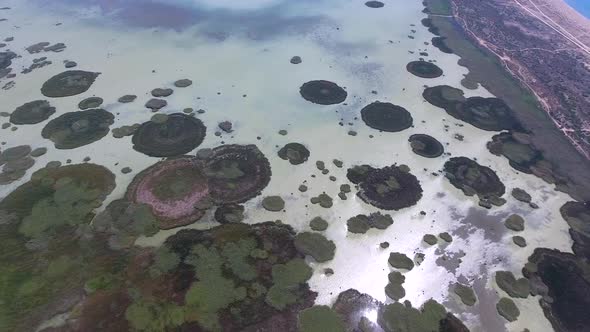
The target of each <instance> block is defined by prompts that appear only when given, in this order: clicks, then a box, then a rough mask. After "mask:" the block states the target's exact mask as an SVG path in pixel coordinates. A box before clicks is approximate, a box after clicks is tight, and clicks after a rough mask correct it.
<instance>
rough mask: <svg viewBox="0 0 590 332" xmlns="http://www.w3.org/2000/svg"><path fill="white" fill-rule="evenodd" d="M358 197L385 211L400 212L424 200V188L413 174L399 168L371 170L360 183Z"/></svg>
mask: <svg viewBox="0 0 590 332" xmlns="http://www.w3.org/2000/svg"><path fill="white" fill-rule="evenodd" d="M357 196H358V197H359V198H360V199H362V200H363V201H364V202H365V203H368V204H371V205H373V206H374V207H377V208H379V209H383V210H400V209H403V208H407V207H410V206H412V205H415V204H416V203H417V202H418V201H419V200H420V198H422V186H420V182H419V181H418V179H417V178H416V176H414V175H413V174H411V173H409V172H407V171H406V169H404V168H402V167H398V166H395V165H394V166H387V167H383V168H377V169H372V170H370V171H369V172H368V173H367V175H366V178H364V179H363V180H362V181H360V182H359V191H358V193H357Z"/></svg>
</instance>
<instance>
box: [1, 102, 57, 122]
mask: <svg viewBox="0 0 590 332" xmlns="http://www.w3.org/2000/svg"><path fill="white" fill-rule="evenodd" d="M54 113H55V107H51V105H49V102H48V101H47V100H35V101H31V102H28V103H25V104H23V105H21V106H19V107H17V108H16V109H15V110H14V111H13V112H12V114H10V122H12V123H13V124H15V125H28V124H36V123H40V122H43V121H45V120H47V119H48V118H49V117H50V116H52V115H53V114H54Z"/></svg>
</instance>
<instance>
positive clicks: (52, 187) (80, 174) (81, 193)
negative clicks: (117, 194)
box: [0, 164, 115, 238]
mask: <svg viewBox="0 0 590 332" xmlns="http://www.w3.org/2000/svg"><path fill="white" fill-rule="evenodd" d="M114 188H115V175H113V173H111V172H110V171H109V170H108V169H106V168H104V167H103V166H99V165H95V164H78V165H68V166H61V167H57V168H42V169H40V170H39V171H37V172H35V173H33V175H32V176H31V180H30V181H29V182H27V183H25V184H23V185H21V186H20V187H18V188H17V189H16V190H14V191H13V192H11V193H10V194H9V195H8V196H6V198H4V199H3V200H2V202H0V210H2V211H5V212H8V213H11V214H12V213H14V215H15V216H16V218H17V222H18V223H19V224H18V231H19V233H20V234H22V235H24V236H27V237H35V238H36V237H41V236H45V235H46V234H51V233H52V232H54V231H56V230H58V229H60V227H63V226H77V225H82V224H88V223H90V221H91V220H92V218H93V217H94V210H95V209H96V208H97V207H99V206H100V204H101V202H102V201H103V200H104V199H105V198H106V196H107V195H108V194H109V193H111V191H112V190H113V189H114Z"/></svg>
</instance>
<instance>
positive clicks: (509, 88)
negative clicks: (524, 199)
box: [424, 0, 590, 200]
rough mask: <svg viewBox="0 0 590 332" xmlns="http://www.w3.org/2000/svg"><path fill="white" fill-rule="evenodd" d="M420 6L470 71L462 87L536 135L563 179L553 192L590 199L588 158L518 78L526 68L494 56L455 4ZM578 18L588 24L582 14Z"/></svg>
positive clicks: (434, 1)
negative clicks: (498, 105)
mask: <svg viewBox="0 0 590 332" xmlns="http://www.w3.org/2000/svg"><path fill="white" fill-rule="evenodd" d="M547 3H552V4H554V7H551V8H554V9H556V8H562V7H563V6H565V7H567V8H569V10H572V11H573V9H572V8H571V7H569V6H567V5H566V4H565V2H563V1H561V0H559V1H557V2H556V1H550V2H547ZM424 5H425V6H426V8H427V10H425V12H427V13H428V14H429V18H430V20H431V22H432V25H433V26H434V27H435V28H436V29H437V30H438V35H440V36H441V37H443V38H445V41H444V42H445V44H446V45H447V46H448V47H450V48H451V49H452V50H453V53H455V54H456V55H458V56H459V57H460V58H461V59H460V60H459V65H461V66H464V67H467V68H468V69H469V74H467V75H466V76H465V79H464V80H463V82H462V84H463V85H464V87H467V88H471V87H476V86H477V84H478V83H479V84H481V85H482V86H483V87H485V88H486V89H487V90H489V91H490V92H491V93H492V94H494V95H496V96H497V97H498V98H501V99H503V100H504V101H505V102H506V103H507V104H508V105H509V106H510V107H511V108H512V109H513V110H514V111H515V115H516V116H517V118H518V119H519V120H520V121H521V122H522V124H523V126H524V127H525V129H526V130H528V131H530V132H532V133H534V137H533V144H534V146H535V147H537V148H538V149H540V150H541V151H542V152H543V155H544V157H545V159H547V160H548V161H550V162H551V163H552V164H553V165H554V166H555V168H556V173H557V174H558V175H560V176H562V177H563V178H566V179H567V180H566V182H567V188H566V187H565V186H558V187H556V189H557V190H560V191H566V192H568V193H569V194H570V195H571V196H572V197H573V198H575V199H577V200H590V160H588V158H587V157H586V156H584V155H583V154H582V153H581V151H580V149H579V148H578V149H577V148H576V147H575V145H574V144H575V142H573V140H574V139H573V138H572V137H568V136H569V135H565V134H564V130H563V129H560V127H561V126H560V124H559V122H558V121H557V120H556V119H555V117H554V116H552V115H551V114H550V107H549V104H548V103H547V102H546V101H545V100H544V98H545V95H541V93H538V92H536V91H535V89H533V88H532V87H531V85H530V84H529V82H527V80H526V79H523V78H522V77H521V75H520V74H521V71H525V70H527V68H522V67H518V66H514V65H513V63H511V61H512V59H510V58H508V57H505V56H503V55H502V54H499V53H498V52H496V51H495V50H494V48H493V47H491V46H489V45H487V43H486V41H485V40H483V39H481V38H480V37H479V36H477V35H476V34H475V33H474V32H473V31H471V30H470V29H469V28H468V27H467V26H466V24H465V21H464V19H463V18H462V17H461V16H460V15H458V13H457V6H456V5H455V3H454V2H453V1H451V0H425V1H424ZM555 6H557V7H555ZM559 6H561V7H559ZM576 14H577V15H578V16H580V17H581V19H583V20H586V19H585V18H584V17H582V16H581V14H578V13H577V12H576ZM507 60H508V61H507ZM542 92H543V93H545V91H542Z"/></svg>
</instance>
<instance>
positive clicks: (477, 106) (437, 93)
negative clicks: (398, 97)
mask: <svg viewBox="0 0 590 332" xmlns="http://www.w3.org/2000/svg"><path fill="white" fill-rule="evenodd" d="M422 96H423V97H424V99H426V101H428V102H429V103H431V104H432V105H434V106H437V107H440V108H443V109H444V110H445V111H446V112H447V113H448V114H449V115H451V116H452V117H454V118H456V119H459V120H461V121H465V122H467V123H469V124H471V125H473V126H475V127H477V128H479V129H482V130H487V131H502V130H512V129H516V130H518V129H520V127H521V126H520V123H519V122H518V120H517V119H516V117H515V116H514V112H513V111H512V109H511V108H510V107H509V106H508V105H506V103H505V102H504V101H503V100H501V99H498V98H484V97H469V98H467V99H466V98H465V97H464V96H463V91H461V90H460V89H456V88H453V87H450V86H448V85H439V86H435V87H429V88H426V89H425V90H424V92H423V93H422Z"/></svg>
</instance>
